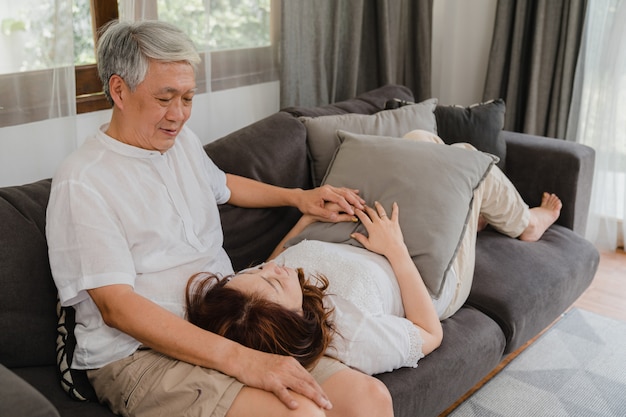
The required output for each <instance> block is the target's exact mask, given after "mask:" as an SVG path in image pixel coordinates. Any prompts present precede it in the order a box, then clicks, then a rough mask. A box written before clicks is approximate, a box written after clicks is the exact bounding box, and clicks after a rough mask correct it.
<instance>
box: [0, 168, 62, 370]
mask: <svg viewBox="0 0 626 417" xmlns="http://www.w3.org/2000/svg"><path fill="white" fill-rule="evenodd" d="M49 193H50V180H42V181H38V182H36V183H32V184H27V185H22V186H16V187H5V188H0V219H2V221H0V288H1V290H0V306H2V308H0V334H2V343H0V362H2V363H3V364H4V365H6V366H8V367H15V366H38V365H54V363H55V357H54V347H55V342H54V341H55V329H56V314H55V309H56V293H57V291H56V287H55V286H54V282H53V280H52V274H51V272H50V265H49V261H48V246H47V244H46V237H45V222H46V207H47V205H48V196H49Z"/></svg>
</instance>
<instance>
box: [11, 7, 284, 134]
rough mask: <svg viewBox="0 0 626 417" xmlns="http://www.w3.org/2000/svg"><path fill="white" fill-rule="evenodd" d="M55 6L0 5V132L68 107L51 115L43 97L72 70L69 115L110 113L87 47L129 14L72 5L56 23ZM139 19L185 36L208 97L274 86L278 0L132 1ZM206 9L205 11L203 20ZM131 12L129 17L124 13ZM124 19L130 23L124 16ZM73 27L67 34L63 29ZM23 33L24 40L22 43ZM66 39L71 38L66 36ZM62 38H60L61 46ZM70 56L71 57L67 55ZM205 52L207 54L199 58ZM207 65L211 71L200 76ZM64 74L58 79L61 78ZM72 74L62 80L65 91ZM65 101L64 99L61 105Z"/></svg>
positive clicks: (200, 84) (51, 97)
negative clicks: (190, 42) (265, 84)
mask: <svg viewBox="0 0 626 417" xmlns="http://www.w3.org/2000/svg"><path fill="white" fill-rule="evenodd" d="M58 3H67V2H56V3H55V2H41V1H39V0H21V1H20V2H15V1H13V0H0V16H1V17H0V55H1V56H10V57H12V58H11V59H8V60H2V62H0V100H1V101H0V126H8V125H12V124H19V123H26V122H30V121H36V120H43V119H47V118H51V117H62V116H65V115H68V114H71V113H72V108H73V105H74V103H60V104H61V106H60V107H61V108H62V110H60V111H58V112H54V113H55V114H51V112H50V111H49V106H48V104H49V102H50V101H52V100H57V101H59V100H60V101H63V99H59V98H58V96H60V94H56V93H48V94H47V95H46V94H44V93H43V92H44V91H47V90H50V84H51V83H56V82H57V81H58V78H59V75H58V74H59V72H58V71H57V72H55V73H54V75H52V73H53V69H58V68H62V67H67V68H73V70H74V71H75V73H74V74H73V75H74V77H75V88H76V91H75V97H76V102H75V105H76V112H77V113H85V112H89V111H95V110H100V109H106V108H109V107H110V106H109V104H108V103H107V101H106V99H105V98H104V95H103V93H102V85H101V83H100V80H99V79H98V76H97V71H96V65H95V52H94V44H95V38H96V33H97V28H100V27H102V26H103V25H104V24H106V23H107V22H109V21H110V20H113V19H117V18H118V17H122V18H124V17H127V16H125V14H126V13H129V12H128V11H127V10H126V9H127V8H128V7H127V5H126V3H125V2H124V0H120V1H119V4H118V2H117V1H111V0H74V1H73V2H70V3H71V8H72V10H71V14H72V16H73V19H72V18H67V17H66V18H60V17H59V16H60V13H59V10H58V9H59V8H60V7H63V6H59V4H58ZM128 4H129V5H131V6H134V7H135V8H140V9H141V13H142V15H143V16H144V17H145V18H159V19H161V20H164V21H169V22H171V23H174V24H176V25H177V26H178V27H180V28H182V29H183V30H186V31H187V33H188V34H189V36H190V37H191V38H192V39H193V40H194V42H195V43H196V45H197V46H198V49H199V50H200V51H201V55H202V56H203V64H202V66H201V67H200V68H199V70H198V74H197V75H198V76H197V81H198V88H199V91H200V92H204V91H207V90H208V89H207V86H206V77H205V74H207V73H209V74H210V78H211V90H213V91H216V90H222V89H227V88H233V87H236V86H241V85H249V84H254V83H260V82H266V81H271V80H276V79H277V69H276V63H277V56H278V53H277V39H278V30H279V29H278V24H277V23H278V19H279V9H278V7H279V0H143V1H142V0H135V1H134V2H128ZM205 5H208V7H209V8H210V13H209V14H208V24H207V13H206V9H205V7H206V6H205ZM130 13H132V11H131V12H130ZM128 17H129V16H128ZM68 25H72V27H71V28H67V27H65V26H68ZM29 34H30V37H29V36H28V35H29ZM68 34H72V35H71V36H69V35H68ZM61 36H66V37H67V39H64V40H60V37H61ZM70 51H71V52H73V56H66V55H68V53H70ZM205 51H210V54H207V53H205ZM206 65H210V71H206V70H205V69H206ZM61 74H63V72H61ZM71 75H72V74H71V73H70V74H64V75H62V78H64V79H65V81H67V82H68V83H69V84H72V82H71V81H72V80H71ZM65 101H68V100H65Z"/></svg>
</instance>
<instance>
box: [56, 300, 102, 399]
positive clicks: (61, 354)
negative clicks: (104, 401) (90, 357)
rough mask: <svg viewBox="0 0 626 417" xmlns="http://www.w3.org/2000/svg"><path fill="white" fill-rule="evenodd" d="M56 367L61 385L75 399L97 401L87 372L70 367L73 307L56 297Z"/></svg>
mask: <svg viewBox="0 0 626 417" xmlns="http://www.w3.org/2000/svg"><path fill="white" fill-rule="evenodd" d="M57 316H58V320H59V321H58V324H57V369H58V371H59V374H60V376H61V387H62V388H63V391H65V392H66V393H67V394H68V395H69V396H70V397H71V398H72V399H74V400H76V401H94V402H98V397H97V396H96V392H95V391H94V389H93V387H92V386H91V384H90V383H89V379H88V378H87V372H86V371H83V370H78V369H72V360H73V358H74V349H75V348H76V336H75V335H74V327H75V326H76V318H75V311H74V307H62V306H61V301H59V300H58V299H57Z"/></svg>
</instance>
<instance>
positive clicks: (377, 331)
mask: <svg viewBox="0 0 626 417" xmlns="http://www.w3.org/2000/svg"><path fill="white" fill-rule="evenodd" d="M276 262H278V263H284V265H286V266H289V267H292V268H298V267H301V268H303V270H304V271H305V272H306V273H307V274H322V275H324V276H326V277H327V278H328V280H329V282H330V285H329V288H328V290H327V294H328V295H327V296H326V297H325V304H326V306H327V307H329V308H334V314H333V316H332V319H333V321H334V323H335V327H336V329H337V331H338V333H339V336H337V337H335V338H334V339H333V342H332V345H331V347H330V348H329V350H328V352H327V353H328V354H329V355H330V356H333V357H336V358H337V359H339V360H340V361H342V362H344V363H345V364H347V365H348V366H350V367H353V368H355V369H358V370H360V371H362V372H365V373H367V374H370V375H372V374H377V373H381V372H388V371H392V370H394V369H397V368H401V367H416V366H417V362H418V360H419V359H420V358H422V357H423V356H424V355H423V353H422V344H423V340H422V337H421V335H420V332H419V329H417V328H416V327H415V326H414V325H413V323H411V322H410V321H409V320H407V319H406V318H405V314H404V308H403V305H402V297H401V293H400V287H399V285H398V281H397V280H396V277H395V274H394V273H393V269H392V268H391V265H390V264H389V262H388V261H387V260H386V259H385V258H384V257H383V256H380V255H377V254H375V253H372V252H370V251H368V250H366V249H362V248H358V247H354V246H350V245H345V244H337V243H326V242H320V241H314V240H304V241H302V242H300V243H298V244H297V245H294V246H291V247H289V248H287V249H286V250H285V251H284V252H283V253H282V254H280V255H279V256H278V257H277V258H276Z"/></svg>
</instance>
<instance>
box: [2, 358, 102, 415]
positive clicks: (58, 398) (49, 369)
mask: <svg viewBox="0 0 626 417" xmlns="http://www.w3.org/2000/svg"><path fill="white" fill-rule="evenodd" d="M12 371H14V372H15V374H17V375H18V376H19V377H20V378H22V379H23V380H24V381H26V382H28V383H29V384H30V385H32V386H33V387H34V388H35V389H37V391H39V392H40V393H42V394H43V395H44V396H45V397H46V398H47V399H48V400H49V401H50V402H51V403H52V405H54V406H55V407H56V409H57V410H58V411H59V414H61V416H62V417H113V416H114V414H113V413H112V412H111V411H110V410H109V408H108V407H107V406H106V405H102V404H100V403H98V402H94V401H82V402H79V401H75V400H73V399H71V398H70V397H69V396H68V395H67V393H66V392H65V391H63V389H61V386H60V385H59V376H58V373H57V369H56V367H55V366H37V367H26V368H13V369H12Z"/></svg>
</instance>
